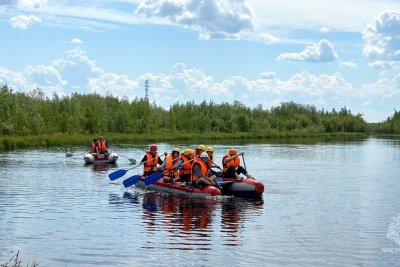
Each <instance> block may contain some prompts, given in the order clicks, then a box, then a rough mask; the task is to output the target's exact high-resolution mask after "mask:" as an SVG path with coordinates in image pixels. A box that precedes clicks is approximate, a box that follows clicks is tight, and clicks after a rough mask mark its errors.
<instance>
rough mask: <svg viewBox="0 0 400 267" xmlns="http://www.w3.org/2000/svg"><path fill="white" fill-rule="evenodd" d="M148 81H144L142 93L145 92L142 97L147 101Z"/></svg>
mask: <svg viewBox="0 0 400 267" xmlns="http://www.w3.org/2000/svg"><path fill="white" fill-rule="evenodd" d="M149 88H150V85H149V80H145V81H144V91H145V95H144V99H145V100H147V101H149Z"/></svg>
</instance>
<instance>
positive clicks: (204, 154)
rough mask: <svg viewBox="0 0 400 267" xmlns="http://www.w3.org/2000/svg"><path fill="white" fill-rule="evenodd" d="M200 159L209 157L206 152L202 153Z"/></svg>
mask: <svg viewBox="0 0 400 267" xmlns="http://www.w3.org/2000/svg"><path fill="white" fill-rule="evenodd" d="M200 158H208V155H207V153H206V152H201V154H200Z"/></svg>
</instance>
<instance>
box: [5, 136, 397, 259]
mask: <svg viewBox="0 0 400 267" xmlns="http://www.w3.org/2000/svg"><path fill="white" fill-rule="evenodd" d="M212 145H213V146H214V148H215V149H216V152H215V156H216V158H217V162H219V161H220V160H221V158H222V156H223V154H224V153H225V152H226V151H227V149H228V148H229V147H228V146H226V145H219V144H212ZM158 146H159V151H161V152H164V151H170V150H171V149H172V148H173V146H176V145H170V144H159V145H158ZM177 146H179V147H180V148H181V149H183V148H185V147H186V146H187V144H177ZM190 146H191V147H194V146H195V145H194V144H191V145H190ZM235 147H236V148H237V149H238V150H239V151H243V152H244V153H245V154H244V155H245V163H246V167H247V169H248V170H249V172H250V173H251V174H252V175H253V176H254V177H256V178H257V179H259V180H260V181H262V182H263V183H264V185H265V192H264V194H263V198H262V199H258V200H246V199H241V198H235V197H220V198H216V199H210V200H206V199H189V198H184V197H176V196H172V195H162V194H159V193H154V192H149V191H143V190H141V189H137V188H134V187H133V188H130V189H128V190H126V189H124V188H123V185H122V180H123V179H124V178H127V177H129V176H131V175H134V174H138V173H139V171H140V170H139V169H136V170H135V169H134V170H132V171H129V172H128V173H127V174H126V175H125V177H124V178H121V179H119V180H117V181H115V182H112V183H111V182H110V181H109V179H108V176H107V175H108V174H109V173H111V172H113V171H115V170H118V169H126V168H129V167H130V166H132V165H129V161H128V160H127V159H125V158H122V157H121V158H120V159H119V160H118V166H113V165H107V164H106V165H92V166H84V164H83V154H84V151H83V148H78V147H76V148H72V151H71V152H72V153H73V154H74V156H72V157H68V158H67V157H66V156H65V152H66V151H65V149H61V148H60V149H37V150H21V151H14V152H7V153H1V154H0V177H1V178H0V253H1V254H0V264H4V263H6V262H7V261H8V260H9V259H10V258H11V256H12V255H13V254H15V253H16V252H17V251H19V255H20V259H21V260H22V263H24V264H25V265H26V263H27V262H28V261H31V262H32V261H33V260H35V261H37V262H38V263H39V264H40V266H140V265H145V266H188V265H189V266H271V265H272V266H282V265H286V266H287V265H289V266H349V265H350V266H351V265H357V266H392V265H396V264H398V262H399V261H400V250H399V246H400V237H399V234H400V140H394V139H372V138H371V139H365V140H358V141H341V142H311V143H307V144H304V143H302V142H291V143H278V144H276V143H275V144H241V145H236V146H235ZM145 148H146V147H145V146H144V145H131V144H130V145H114V146H113V150H114V151H115V152H117V153H118V154H120V155H121V156H125V157H127V158H134V159H136V160H137V161H140V159H141V158H142V157H143V155H144V150H145ZM25 265H24V266H25Z"/></svg>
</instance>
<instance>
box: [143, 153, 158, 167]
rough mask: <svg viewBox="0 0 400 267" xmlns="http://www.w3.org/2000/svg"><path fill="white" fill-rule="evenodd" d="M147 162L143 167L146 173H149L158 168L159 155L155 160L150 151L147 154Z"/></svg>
mask: <svg viewBox="0 0 400 267" xmlns="http://www.w3.org/2000/svg"><path fill="white" fill-rule="evenodd" d="M146 156H147V162H146V163H145V164H144V165H143V170H144V172H149V171H151V170H153V169H155V168H156V167H157V164H158V153H157V154H156V155H155V157H154V158H153V155H152V154H151V153H150V151H147V152H146Z"/></svg>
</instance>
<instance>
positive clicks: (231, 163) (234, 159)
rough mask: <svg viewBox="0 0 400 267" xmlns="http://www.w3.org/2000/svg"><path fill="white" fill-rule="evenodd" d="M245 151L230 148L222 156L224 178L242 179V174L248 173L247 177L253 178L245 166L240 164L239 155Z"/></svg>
mask: <svg viewBox="0 0 400 267" xmlns="http://www.w3.org/2000/svg"><path fill="white" fill-rule="evenodd" d="M241 155H243V153H239V154H238V153H237V150H236V149H233V148H231V149H229V151H228V153H227V154H226V155H225V156H224V157H223V158H222V166H223V167H224V169H223V177H224V178H235V179H236V180H242V179H243V178H242V177H240V174H244V175H246V177H247V178H249V179H253V176H251V175H250V174H249V173H248V172H247V170H246V169H245V168H243V166H240V158H239V156H241Z"/></svg>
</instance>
